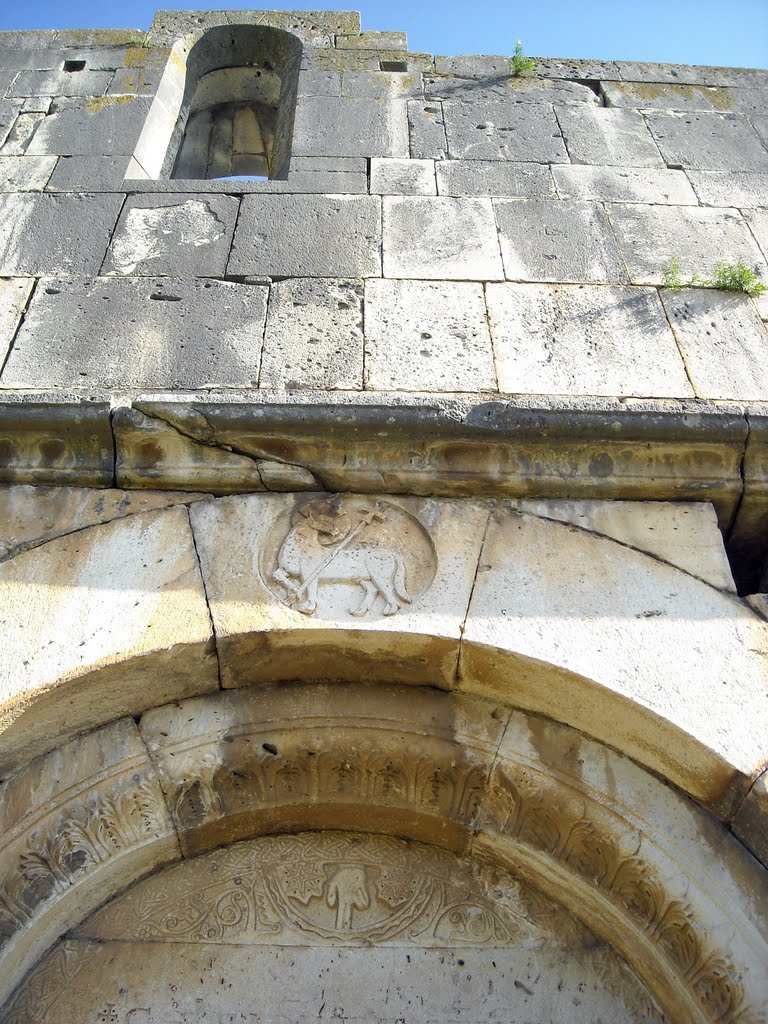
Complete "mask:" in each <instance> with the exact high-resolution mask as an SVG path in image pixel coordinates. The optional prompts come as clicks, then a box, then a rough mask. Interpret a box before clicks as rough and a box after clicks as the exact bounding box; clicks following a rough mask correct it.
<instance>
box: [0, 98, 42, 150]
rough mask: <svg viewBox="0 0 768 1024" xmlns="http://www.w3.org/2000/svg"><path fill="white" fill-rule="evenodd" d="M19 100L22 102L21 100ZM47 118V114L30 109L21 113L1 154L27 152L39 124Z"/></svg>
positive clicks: (9, 133)
mask: <svg viewBox="0 0 768 1024" xmlns="http://www.w3.org/2000/svg"><path fill="white" fill-rule="evenodd" d="M18 102H21V101H20V100H19V101H18ZM44 120H45V114H42V113H38V112H34V111H30V112H29V113H20V114H19V116H18V117H17V118H16V120H15V121H14V122H13V126H12V127H11V129H10V131H9V132H8V135H7V137H6V140H5V142H4V143H3V147H2V149H0V154H2V155H3V156H23V155H24V154H25V153H26V152H27V148H28V147H29V144H30V141H31V139H32V137H33V136H34V134H35V132H36V131H37V128H38V126H39V125H41V124H42V123H43V121H44Z"/></svg>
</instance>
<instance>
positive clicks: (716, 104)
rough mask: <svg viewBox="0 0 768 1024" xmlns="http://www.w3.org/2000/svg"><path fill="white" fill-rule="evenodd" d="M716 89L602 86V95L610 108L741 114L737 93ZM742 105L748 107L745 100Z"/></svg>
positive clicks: (626, 84)
mask: <svg viewBox="0 0 768 1024" xmlns="http://www.w3.org/2000/svg"><path fill="white" fill-rule="evenodd" d="M742 91H746V92H752V91H754V92H758V91H759V90H734V89H729V88H726V87H723V86H716V85H672V84H670V83H668V82H604V83H603V95H604V96H605V102H606V105H607V106H609V107H634V108H636V109H637V108H640V107H642V108H644V109H648V110H706V111H719V112H720V113H727V112H738V111H740V110H741V103H740V97H739V93H741V92H742ZM744 101H745V102H746V103H747V104H749V100H748V97H744Z"/></svg>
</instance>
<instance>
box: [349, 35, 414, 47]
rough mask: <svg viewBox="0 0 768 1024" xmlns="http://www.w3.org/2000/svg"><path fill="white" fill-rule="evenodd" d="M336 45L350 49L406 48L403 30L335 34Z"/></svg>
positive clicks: (406, 41) (406, 42) (406, 43)
mask: <svg viewBox="0 0 768 1024" xmlns="http://www.w3.org/2000/svg"><path fill="white" fill-rule="evenodd" d="M336 46H337V47H338V48H341V49H344V50H346V49H350V50H407V49H408V40H407V38H406V35H405V32H361V33H360V34H359V35H353V36H347V35H340V34H338V33H337V35H336Z"/></svg>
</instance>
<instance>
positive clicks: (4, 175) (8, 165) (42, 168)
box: [0, 156, 56, 192]
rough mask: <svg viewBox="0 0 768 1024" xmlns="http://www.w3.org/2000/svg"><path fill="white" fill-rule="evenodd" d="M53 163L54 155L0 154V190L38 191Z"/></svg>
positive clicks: (44, 183)
mask: <svg viewBox="0 0 768 1024" xmlns="http://www.w3.org/2000/svg"><path fill="white" fill-rule="evenodd" d="M55 165H56V157H55V156H0V192H38V191H40V189H43V188H45V186H46V184H47V182H48V179H49V178H50V176H51V172H52V171H53V168H54V166H55Z"/></svg>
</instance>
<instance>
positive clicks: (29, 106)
mask: <svg viewBox="0 0 768 1024" xmlns="http://www.w3.org/2000/svg"><path fill="white" fill-rule="evenodd" d="M51 103H52V98H51V97H50V96H27V97H25V99H24V106H23V107H22V108H21V109H22V110H23V111H27V112H31V113H37V114H47V113H48V111H49V110H50V109H51Z"/></svg>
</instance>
